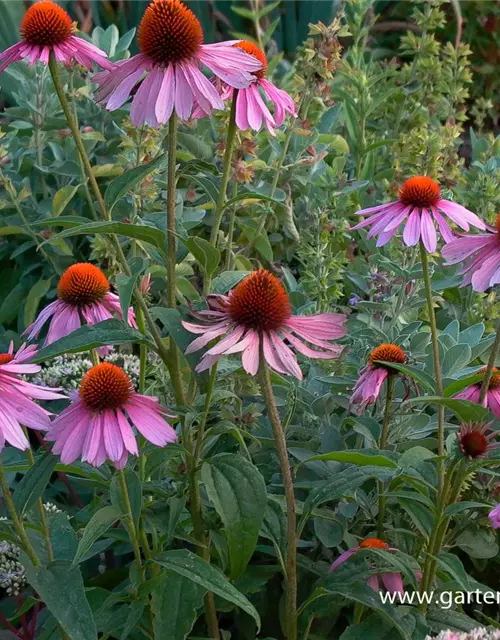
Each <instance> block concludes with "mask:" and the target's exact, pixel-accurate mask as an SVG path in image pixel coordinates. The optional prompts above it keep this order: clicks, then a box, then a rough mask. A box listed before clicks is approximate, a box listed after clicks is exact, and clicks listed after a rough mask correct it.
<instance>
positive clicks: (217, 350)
mask: <svg viewBox="0 0 500 640" xmlns="http://www.w3.org/2000/svg"><path fill="white" fill-rule="evenodd" d="M208 305H209V310H208V311H200V312H199V313H196V314H194V313H193V315H195V316H196V317H198V318H199V319H200V320H203V321H204V323H203V324H192V323H190V322H183V325H184V327H185V328H186V329H187V330H188V331H190V332H191V333H198V334H200V336H199V337H198V338H196V339H195V340H193V342H192V343H191V344H190V345H189V347H188V348H187V349H186V354H189V353H194V352H195V351H198V350H199V349H201V348H203V347H204V346H206V345H207V344H208V343H209V342H211V341H212V340H214V339H216V338H220V337H221V336H224V338H223V339H222V340H220V342H218V343H217V344H216V345H215V346H213V347H212V348H210V349H209V350H208V351H207V352H206V353H205V355H204V356H203V358H202V359H201V361H200V363H199V364H198V366H197V368H196V370H197V371H205V369H208V368H209V367H211V366H212V365H213V364H215V363H216V362H217V361H218V360H219V359H220V358H222V356H225V355H229V354H231V353H242V362H243V368H244V369H245V371H246V372H247V373H249V374H251V375H255V374H256V373H257V371H258V369H259V357H260V350H261V349H262V353H263V355H264V358H265V360H266V362H267V364H268V365H269V366H270V367H271V369H274V370H275V371H278V372H279V373H283V374H288V375H292V376H295V377H296V378H298V379H299V380H301V379H302V371H301V370H300V367H299V365H298V363H297V358H296V357H295V354H294V353H293V351H292V349H293V348H294V349H296V350H297V351H298V352H299V353H302V354H304V355H305V356H308V357H309V358H328V359H330V358H336V357H337V356H338V355H339V353H340V352H341V350H342V348H341V347H339V346H338V345H336V344H332V343H331V342H330V341H331V340H335V339H336V338H341V337H342V336H344V335H345V333H346V330H345V328H344V322H345V321H346V317H345V316H344V315H341V314H338V313H321V314H319V315H315V316H293V315H292V309H291V305H290V301H289V299H288V295H287V293H286V291H285V288H284V287H283V285H282V284H281V282H280V281H279V280H278V278H276V276H274V275H273V274H272V273H269V271H265V270H264V269H259V270H258V271H254V272H252V273H251V274H250V275H248V276H247V277H246V278H244V279H243V280H242V281H241V282H240V283H239V284H238V285H237V286H236V288H235V289H233V290H232V291H231V292H230V293H229V295H227V296H223V295H212V296H209V297H208ZM294 334H295V335H294ZM297 336H298V337H297ZM299 338H302V340H303V341H304V342H308V343H310V344H312V345H314V346H316V347H319V350H318V349H312V348H311V347H309V346H307V345H306V344H304V342H303V341H302V340H300V339H299Z"/></svg>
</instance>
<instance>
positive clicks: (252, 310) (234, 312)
mask: <svg viewBox="0 0 500 640" xmlns="http://www.w3.org/2000/svg"><path fill="white" fill-rule="evenodd" d="M228 312H229V315H230V316H231V318H232V319H233V320H234V322H236V323H237V324H240V325H244V326H245V327H248V328H250V329H257V330H260V331H273V330H276V329H279V328H280V327H281V326H282V325H283V323H284V322H285V320H287V319H288V318H289V317H290V315H291V313H292V308H291V305H290V301H289V299H288V294H287V292H286V291H285V287H284V286H283V285H282V284H281V282H280V281H279V280H278V278H277V277H276V276H274V275H273V274H272V273H269V271H265V270H264V269H259V270H258V271H254V272H253V273H251V274H250V275H249V276H247V277H246V278H245V279H244V280H242V281H241V282H240V283H239V284H238V286H237V287H236V288H235V289H233V291H232V293H231V297H230V301H229V304H228Z"/></svg>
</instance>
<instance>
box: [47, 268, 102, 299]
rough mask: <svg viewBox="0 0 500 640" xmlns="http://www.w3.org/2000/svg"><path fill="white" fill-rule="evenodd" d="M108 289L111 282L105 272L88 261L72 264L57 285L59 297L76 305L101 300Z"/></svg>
mask: <svg viewBox="0 0 500 640" xmlns="http://www.w3.org/2000/svg"><path fill="white" fill-rule="evenodd" d="M108 291H109V282H108V279H107V278H106V276H105V275H104V273H103V272H102V271H101V270H100V269H99V268H98V267H96V266H95V265H93V264H90V263H88V262H80V263H78V264H73V265H71V267H69V268H68V269H66V271H65V272H64V273H63V274H62V276H61V279H60V280H59V284H58V285H57V295H58V297H59V298H60V299H61V300H62V301H63V302H66V303H67V304H71V305H73V306H75V307H85V306H87V305H88V304H93V303H95V302H99V301H100V300H102V299H103V298H104V296H105V295H106V294H107V293H108Z"/></svg>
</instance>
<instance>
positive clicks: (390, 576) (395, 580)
mask: <svg viewBox="0 0 500 640" xmlns="http://www.w3.org/2000/svg"><path fill="white" fill-rule="evenodd" d="M362 549H385V550H386V551H397V549H394V548H393V547H389V545H388V544H387V542H384V541H383V540H379V539H378V538H367V539H366V540H363V542H362V543H361V544H360V545H359V546H358V547H353V548H352V549H349V550H348V551H344V553H342V554H341V555H340V556H339V557H338V558H337V559H336V560H335V562H334V563H333V564H332V565H331V566H330V571H335V569H336V568H337V567H338V566H340V565H341V564H342V563H344V562H345V561H346V560H348V559H349V558H350V557H351V556H353V555H354V554H355V553H357V552H358V551H361V550H362ZM380 582H382V585H383V586H384V588H385V590H386V591H388V592H389V593H399V594H401V595H403V593H404V586H403V579H402V577H401V574H400V573H381V574H379V575H373V576H370V577H369V578H368V585H369V586H370V587H371V588H372V589H374V590H375V591H380V590H381V584H380Z"/></svg>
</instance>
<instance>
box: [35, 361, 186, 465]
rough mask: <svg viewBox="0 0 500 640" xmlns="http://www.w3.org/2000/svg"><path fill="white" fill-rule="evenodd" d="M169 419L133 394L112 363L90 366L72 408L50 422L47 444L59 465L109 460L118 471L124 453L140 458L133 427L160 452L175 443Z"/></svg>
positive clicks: (148, 400)
mask: <svg viewBox="0 0 500 640" xmlns="http://www.w3.org/2000/svg"><path fill="white" fill-rule="evenodd" d="M164 416H165V417H171V416H170V414H168V413H167V411H166V409H164V408H163V407H162V406H161V405H160V404H158V400H157V398H150V397H148V396H143V395H140V394H138V393H136V392H135V391H134V389H133V387H132V382H131V380H130V378H129V377H128V375H127V374H126V373H125V372H124V371H123V369H121V368H120V367H117V366H116V365H114V364H111V363H110V362H102V363H101V364H98V365H96V366H95V367H92V369H90V370H89V371H87V373H86V374H85V375H84V376H83V379H82V382H81V384H80V389H79V391H78V393H77V394H76V396H75V398H74V400H73V402H72V403H71V405H70V406H69V407H68V408H67V409H65V410H64V411H63V412H62V413H61V414H60V415H59V416H58V417H57V418H56V419H55V420H54V422H53V423H52V425H51V428H50V430H49V432H48V434H47V436H46V437H47V440H49V441H51V442H55V444H54V448H53V452H54V453H55V454H60V455H61V462H62V463H63V464H71V463H72V462H74V461H75V460H77V459H78V458H80V459H81V460H82V462H88V463H89V464H91V465H93V466H94V467H99V466H101V465H102V464H103V463H104V462H105V460H107V459H109V460H111V462H113V463H114V464H115V466H116V467H117V468H118V469H123V467H124V466H125V464H126V463H127V457H128V454H129V453H131V454H132V455H134V456H136V455H138V449H137V442H136V439H135V435H134V431H133V429H132V426H131V425H133V426H135V427H136V428H137V430H138V431H139V433H140V434H141V435H142V436H144V438H146V440H148V441H149V442H151V443H152V444H154V445H156V446H158V447H164V446H165V445H166V444H168V443H169V442H175V440H176V438H177V436H176V434H175V431H174V429H173V428H172V427H171V426H170V425H169V424H168V422H167V421H166V420H165V419H164Z"/></svg>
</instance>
